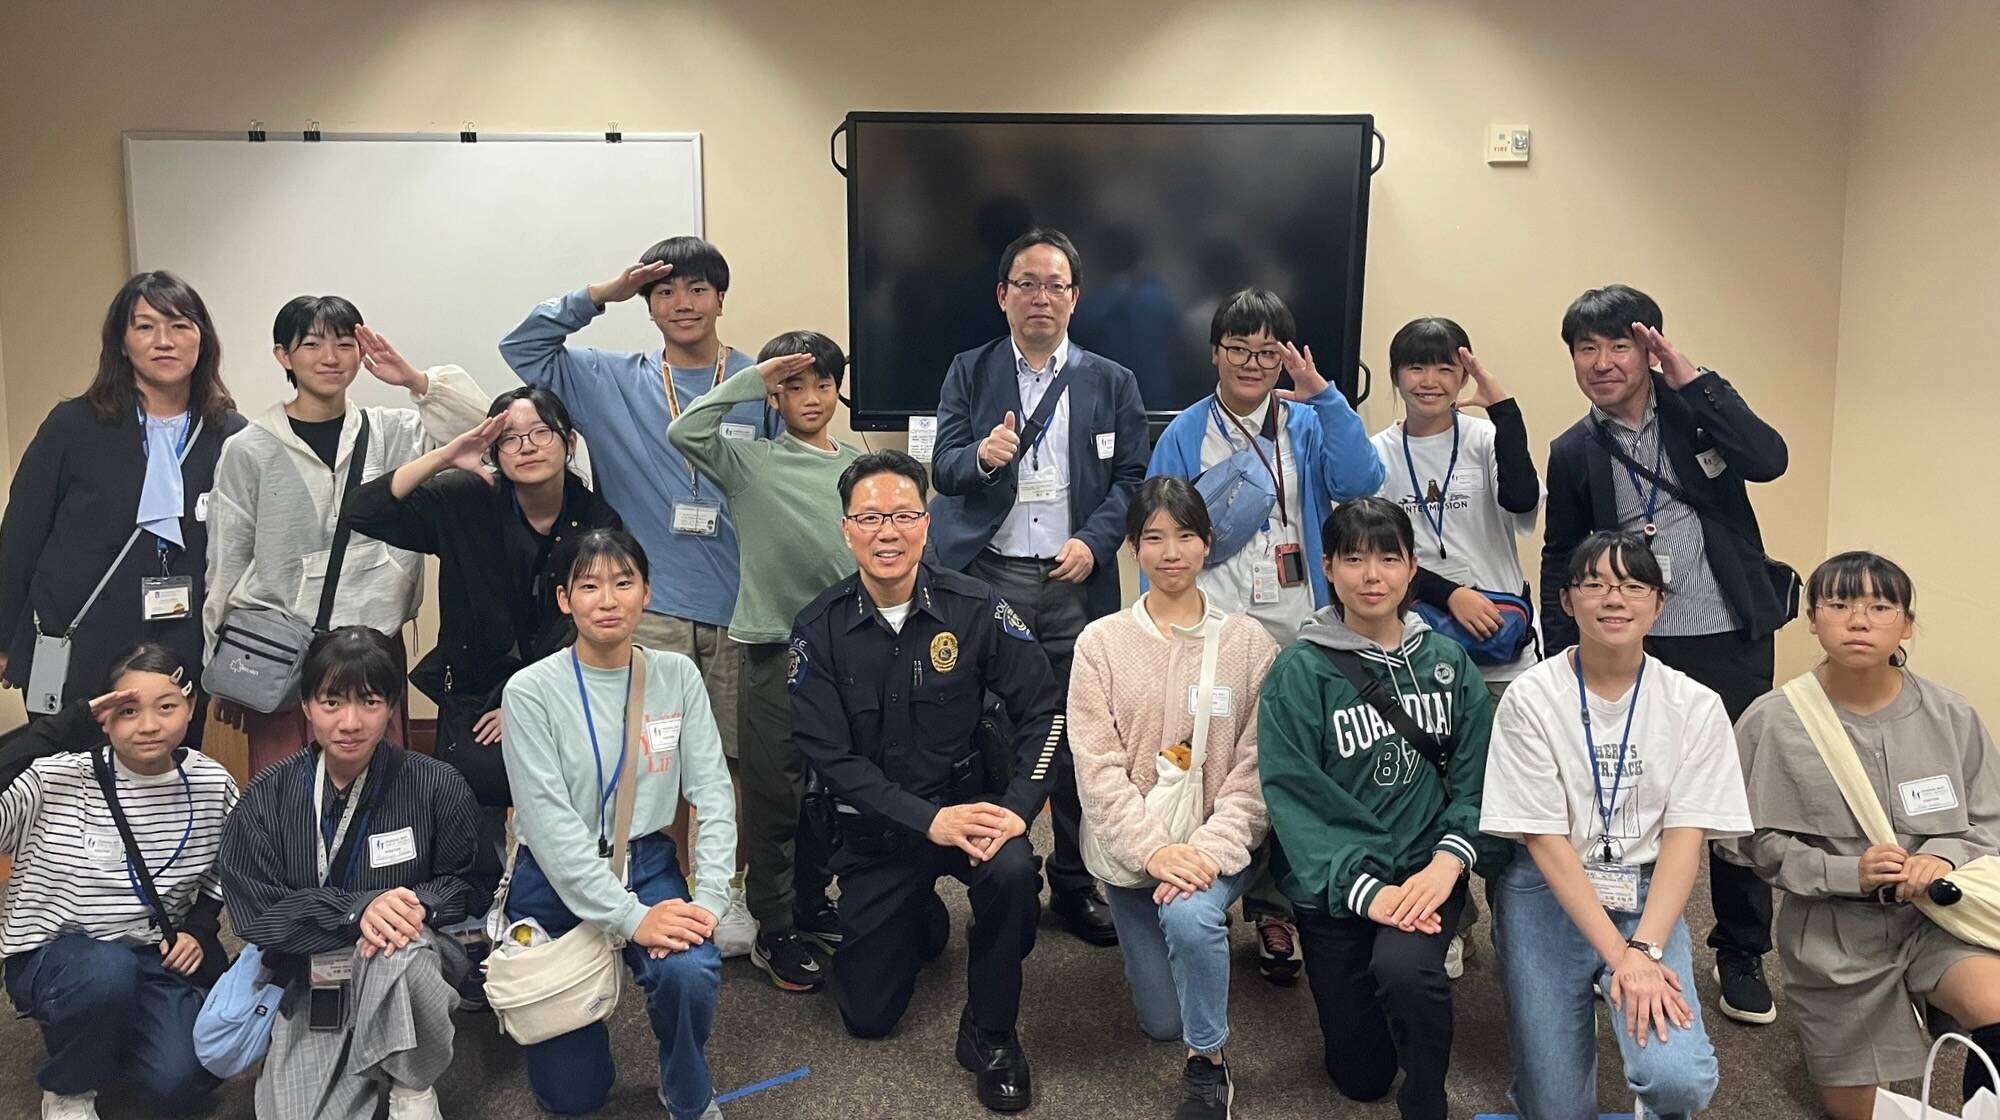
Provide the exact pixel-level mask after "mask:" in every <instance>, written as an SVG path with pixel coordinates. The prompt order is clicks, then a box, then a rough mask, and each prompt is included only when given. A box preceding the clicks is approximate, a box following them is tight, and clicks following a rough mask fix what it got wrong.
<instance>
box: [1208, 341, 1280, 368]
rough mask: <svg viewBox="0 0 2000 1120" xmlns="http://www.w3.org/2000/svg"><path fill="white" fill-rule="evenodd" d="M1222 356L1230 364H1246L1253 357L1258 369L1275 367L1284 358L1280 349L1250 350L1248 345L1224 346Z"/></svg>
mask: <svg viewBox="0 0 2000 1120" xmlns="http://www.w3.org/2000/svg"><path fill="white" fill-rule="evenodd" d="M1222 356H1223V357H1225V358H1227V359H1229V364H1230V365H1232V366H1247V365H1249V364H1250V360H1251V359H1252V358H1255V359H1256V360H1257V368H1258V369H1277V368H1278V366H1279V365H1280V364H1281V363H1282V362H1284V360H1285V352H1284V351H1282V350H1252V349H1250V348H1249V347H1248V346H1224V347H1223V348H1222Z"/></svg>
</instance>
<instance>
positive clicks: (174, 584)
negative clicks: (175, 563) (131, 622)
mask: <svg viewBox="0 0 2000 1120" xmlns="http://www.w3.org/2000/svg"><path fill="white" fill-rule="evenodd" d="M193 611H194V579H193V577H191V576H146V577H143V578H141V579H140V580H139V617H140V618H142V619H144V620H145V621H147V622H160V621H162V620H165V619H170V618H186V617H188V615H189V614H191V613H192V612H193Z"/></svg>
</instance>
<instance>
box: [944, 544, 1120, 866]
mask: <svg viewBox="0 0 2000 1120" xmlns="http://www.w3.org/2000/svg"><path fill="white" fill-rule="evenodd" d="M1054 567H1055V561H1053V560H1023V559H1019V558H1016V557H1012V556H1002V555H1000V554H999V553H997V552H982V553H980V554H979V557H978V558H977V559H975V560H974V561H973V562H972V566H971V567H969V568H967V569H966V572H967V574H969V575H971V576H972V577H973V578H975V579H979V580H983V581H985V582H986V583H987V584H988V585H990V586H991V587H992V588H993V590H995V591H997V592H999V593H1000V596H1001V597H1002V598H1004V599H1006V600H1007V605H1008V606H1011V607H1013V608H1014V611H1015V613H1017V614H1019V615H1020V616H1021V619H1022V621H1024V622H1026V623H1027V624H1028V629H1029V630H1031V631H1033V632H1034V635H1035V640H1036V641H1038V642H1040V643H1041V644H1042V651H1043V652H1044V653H1046V654H1048V655H1049V668H1051V669H1053V670H1055V674H1056V688H1057V689H1059V690H1060V691H1061V692H1062V694H1063V698H1064V700H1065V702H1067V700H1068V697H1069V664H1070V657H1071V655H1072V654H1073V653H1074V652H1075V649H1076V638H1077V635H1079V634H1081V633H1083V628H1084V627H1085V626H1088V625H1089V624H1090V605H1089V603H1088V602H1087V600H1086V599H1085V596H1084V590H1083V585H1082V584H1080V583H1063V582H1061V581H1058V580H1052V579H1050V578H1049V570H1050V569H1051V568H1054ZM1049 830H1050V831H1051V832H1053V833H1054V834H1055V841H1056V843H1055V851H1054V852H1052V853H1050V855H1049V860H1048V875H1049V889H1050V890H1051V891H1053V892H1055V893H1056V894H1067V893H1069V892H1071V891H1080V890H1088V889H1091V888H1092V887H1093V886H1094V885H1095V881H1094V880H1093V879H1092V878H1091V875H1090V872H1089V871H1088V870H1086V869H1085V868H1084V866H1083V846H1082V842H1081V840H1080V837H1081V835H1082V830H1083V803H1082V802H1080V801H1078V800H1077V796H1076V761H1075V759H1073V758H1072V757H1071V756H1070V753H1069V733H1068V731H1066V730H1065V731H1064V733H1063V737H1062V741H1061V742H1060V743H1058V744H1057V745H1056V766H1055V780H1054V781H1053V782H1051V783H1050V784H1049Z"/></svg>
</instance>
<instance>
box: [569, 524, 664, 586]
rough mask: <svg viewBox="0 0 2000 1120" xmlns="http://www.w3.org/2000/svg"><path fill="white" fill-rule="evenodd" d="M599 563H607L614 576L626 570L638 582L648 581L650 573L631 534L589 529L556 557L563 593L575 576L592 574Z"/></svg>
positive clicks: (621, 530) (574, 580)
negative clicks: (636, 576)
mask: <svg viewBox="0 0 2000 1120" xmlns="http://www.w3.org/2000/svg"><path fill="white" fill-rule="evenodd" d="M600 560H602V561H604V562H606V563H608V564H609V565H610V566H611V570H612V571H614V572H616V571H618V570H619V569H621V568H625V569H630V570H631V571H633V572H636V573H638V576H639V578H640V579H641V580H642V581H646V582H651V581H652V572H651V570H650V569H649V568H648V567H647V564H646V550H645V549H643V548H640V547H639V542H638V541H637V540H635V539H634V538H633V536H632V534H630V533H628V532H626V531H625V530H623V529H592V530H591V531H589V532H588V533H585V534H583V535H582V536H580V537H578V538H576V539H575V540H573V541H571V542H570V543H569V544H567V545H564V546H563V551H561V552H558V553H556V571H558V572H561V573H562V585H561V586H562V587H563V588H564V589H565V590H567V589H568V587H569V585H570V584H572V583H575V582H576V578H577V577H578V576H581V575H587V574H589V573H590V572H592V571H595V570H596V568H597V563H598V561H600Z"/></svg>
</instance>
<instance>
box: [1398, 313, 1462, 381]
mask: <svg viewBox="0 0 2000 1120" xmlns="http://www.w3.org/2000/svg"><path fill="white" fill-rule="evenodd" d="M1461 346H1463V347H1465V348H1466V349H1467V350H1470V349H1472V339H1471V337H1470V336H1468V335H1467V334H1466V333H1465V328H1464V327H1461V326H1459V325H1458V324H1457V323H1454V322H1452V321H1451V320H1450V319H1445V318H1441V317H1439V316H1436V315H1427V316H1425V317H1424V318H1422V319H1412V320H1410V321H1409V322H1407V323H1404V324H1403V329H1401V330H1399V331H1397V332H1396V337H1394V338H1392V339H1390V340H1389V377H1390V378H1391V379H1392V380H1393V379H1394V378H1395V376H1396V373H1397V371H1398V370H1401V369H1402V368H1403V367H1404V366H1455V365H1457V364H1458V348H1459V347H1461Z"/></svg>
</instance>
